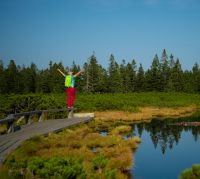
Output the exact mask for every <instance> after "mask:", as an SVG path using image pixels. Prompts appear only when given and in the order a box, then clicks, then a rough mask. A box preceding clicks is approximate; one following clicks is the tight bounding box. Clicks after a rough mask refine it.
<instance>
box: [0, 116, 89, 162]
mask: <svg viewBox="0 0 200 179" xmlns="http://www.w3.org/2000/svg"><path fill="white" fill-rule="evenodd" d="M92 119H93V118H92V117H82V118H70V119H56V120H47V121H42V122H35V123H32V124H31V125H25V126H22V128H21V129H20V130H19V131H16V132H14V133H9V134H4V135H1V136H0V165H1V164H2V163H3V162H4V160H5V158H6V156H7V155H8V154H9V153H10V152H11V151H13V150H15V149H16V148H17V147H19V146H20V145H21V144H22V142H23V141H25V140H27V139H30V138H31V137H33V136H36V135H48V133H50V132H59V131H62V130H63V129H64V128H67V127H70V126H73V125H76V124H80V123H87V122H89V121H90V120H92Z"/></svg>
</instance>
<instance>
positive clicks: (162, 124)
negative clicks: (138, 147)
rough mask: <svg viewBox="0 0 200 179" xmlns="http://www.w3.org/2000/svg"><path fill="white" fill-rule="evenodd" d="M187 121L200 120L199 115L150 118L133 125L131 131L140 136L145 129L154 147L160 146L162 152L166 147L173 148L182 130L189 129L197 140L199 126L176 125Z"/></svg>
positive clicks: (199, 133)
mask: <svg viewBox="0 0 200 179" xmlns="http://www.w3.org/2000/svg"><path fill="white" fill-rule="evenodd" d="M183 121H184V122H188V121H190V122H191V121H200V119H199V117H193V118H191V117H188V118H182V119H177V120H174V119H173V120H171V119H167V120H158V119H155V120H152V122H150V123H147V122H146V123H145V122H142V123H138V124H134V125H133V129H134V130H133V131H134V133H135V135H139V136H140V137H141V136H142V133H143V131H147V132H148V133H149V135H150V137H151V140H152V143H153V145H154V147H155V149H156V148H157V147H158V146H160V148H161V151H162V153H163V154H164V153H165V151H166V149H167V148H169V149H171V150H172V149H173V147H174V145H177V144H178V143H179V141H180V140H181V133H182V132H183V131H185V132H187V131H191V133H192V135H193V138H194V140H195V141H197V140H198V137H199V135H200V126H183V125H176V124H179V123H180V122H183Z"/></svg>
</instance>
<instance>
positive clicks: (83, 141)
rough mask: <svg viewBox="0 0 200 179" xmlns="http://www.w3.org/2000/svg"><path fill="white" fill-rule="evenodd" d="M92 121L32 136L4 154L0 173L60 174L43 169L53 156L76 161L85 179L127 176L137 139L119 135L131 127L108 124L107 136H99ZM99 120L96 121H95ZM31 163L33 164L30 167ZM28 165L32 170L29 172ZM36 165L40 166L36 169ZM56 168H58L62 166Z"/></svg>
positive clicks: (62, 159) (23, 174)
mask: <svg viewBox="0 0 200 179" xmlns="http://www.w3.org/2000/svg"><path fill="white" fill-rule="evenodd" d="M95 122H96V121H93V122H92V124H89V125H84V124H82V125H79V126H76V127H72V128H68V129H65V130H64V131H63V132H60V133H58V134H54V133H50V134H49V135H48V137H42V136H35V137H33V138H31V139H29V140H27V141H25V142H24V143H23V144H22V146H20V147H19V148H18V149H16V150H15V151H14V152H13V153H11V154H10V155H9V156H8V158H7V159H6V161H5V163H4V165H3V166H2V167H1V170H0V173H2V174H4V175H6V174H7V175H8V176H9V177H11V176H12V174H13V176H21V177H22V176H23V177H36V178H37V177H39V176H40V174H41V175H42V176H43V178H48V177H50V176H58V175H59V176H60V174H59V173H51V175H50V174H49V172H47V170H48V168H45V166H47V163H48V162H47V161H53V160H54V159H55V160H56V161H57V160H58V161H68V160H73V161H75V162H74V163H75V164H76V163H77V162H78V164H77V165H78V166H79V168H80V167H82V168H81V171H84V173H85V174H84V176H85V177H86V178H115V177H116V176H117V178H128V171H129V169H130V168H131V166H132V165H133V151H134V150H135V149H136V148H137V147H138V145H139V143H140V142H141V141H140V139H139V138H138V137H132V138H129V139H126V140H125V139H123V134H124V133H126V132H130V131H131V130H132V129H131V127H130V126H128V125H125V124H123V125H121V124H119V125H118V126H116V124H110V125H109V130H111V131H112V132H111V133H108V135H107V136H101V135H100V134H99V130H100V128H98V129H99V130H96V128H95V127H94V126H95ZM99 123H100V121H98V122H97V124H99ZM102 126H103V124H102ZM55 157H58V158H55ZM52 158H53V159H52ZM35 160H36V161H35ZM34 161H35V162H34ZM79 161H81V162H79ZM38 162H39V164H37V163H38ZM33 163H36V164H37V165H36V166H35V165H34V166H32V165H33ZM41 163H42V164H41ZM64 163H66V162H64ZM49 165H50V164H49ZM52 165H53V164H52ZM30 166H31V167H32V168H33V169H34V171H35V172H31V173H30V171H29V168H30ZM37 166H38V167H39V166H40V167H39V168H38V169H37ZM41 166H43V167H44V168H42V167H41ZM35 167H36V168H35ZM60 167H61V171H62V168H63V167H62V166H60ZM71 167H72V168H73V167H74V166H71ZM22 171H23V172H22ZM70 171H71V170H70ZM6 172H7V173H6ZM65 174H66V173H65ZM79 174H80V173H79ZM45 176H48V177H45ZM65 176H66V175H65ZM0 177H1V175H0ZM60 178H62V177H60Z"/></svg>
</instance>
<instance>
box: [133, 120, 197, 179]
mask: <svg viewBox="0 0 200 179" xmlns="http://www.w3.org/2000/svg"><path fill="white" fill-rule="evenodd" d="M198 120H199V121H200V118H199V117H193V118H189V117H188V118H184V119H178V120H170V119H168V120H163V121H162V120H157V119H156V120H152V122H150V123H139V124H134V125H133V135H137V136H140V137H141V139H142V143H141V144H140V145H139V148H138V150H137V151H136V153H135V154H134V155H135V156H134V161H135V162H134V163H135V165H134V166H133V168H132V169H131V174H132V176H133V178H134V179H161V178H162V179H176V178H178V176H179V174H180V173H181V171H183V170H184V169H186V168H190V167H191V166H192V164H194V163H200V126H178V125H174V123H177V122H180V121H198Z"/></svg>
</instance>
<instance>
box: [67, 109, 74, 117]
mask: <svg viewBox="0 0 200 179" xmlns="http://www.w3.org/2000/svg"><path fill="white" fill-rule="evenodd" d="M73 117H74V110H73V109H72V110H70V111H69V114H68V118H73Z"/></svg>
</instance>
